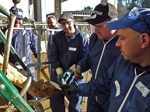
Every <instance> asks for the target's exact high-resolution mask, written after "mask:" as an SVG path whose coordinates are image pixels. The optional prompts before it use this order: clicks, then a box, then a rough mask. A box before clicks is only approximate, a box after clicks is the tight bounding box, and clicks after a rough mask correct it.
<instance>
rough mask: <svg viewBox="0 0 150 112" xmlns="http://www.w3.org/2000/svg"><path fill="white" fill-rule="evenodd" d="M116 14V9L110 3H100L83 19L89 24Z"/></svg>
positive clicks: (100, 21)
mask: <svg viewBox="0 0 150 112" xmlns="http://www.w3.org/2000/svg"><path fill="white" fill-rule="evenodd" d="M117 16H118V13H117V9H116V8H115V6H114V5H112V4H110V3H100V4H98V5H97V6H96V7H95V8H94V10H93V11H92V15H91V16H90V17H84V20H85V21H86V22H88V23H89V24H92V25H96V24H99V23H102V22H104V21H105V20H107V19H109V18H116V17H117Z"/></svg>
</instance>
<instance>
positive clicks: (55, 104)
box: [48, 13, 89, 112]
mask: <svg viewBox="0 0 150 112" xmlns="http://www.w3.org/2000/svg"><path fill="white" fill-rule="evenodd" d="M58 22H59V23H60V25H61V27H62V31H60V32H58V33H56V34H54V35H53V38H52V44H51V46H50V47H51V49H50V54H49V56H48V58H49V60H50V63H51V65H52V73H51V80H52V81H53V82H56V83H58V84H60V85H61V84H62V83H63V82H62V80H61V79H62V76H63V73H64V72H65V71H66V70H68V69H69V68H70V67H71V66H72V65H73V64H77V63H78V62H79V61H80V60H81V59H82V58H83V57H84V55H85V53H86V52H87V51H88V46H89V38H88V37H87V36H86V35H85V34H84V33H82V32H81V31H80V30H79V29H78V28H77V27H76V25H75V23H74V17H73V15H72V14H71V13H64V14H62V15H61V16H60V18H59V20H58ZM72 75H73V74H72ZM83 82H84V79H78V80H76V79H75V78H74V77H70V80H68V81H67V83H69V84H70V83H71V84H75V85H76V84H77V85H78V84H79V83H83ZM65 96H66V98H67V99H68V100H69V108H68V109H69V112H81V108H80V106H81V103H82V96H79V95H78V94H65V93H64V92H63V91H62V92H60V93H58V94H57V95H54V96H52V97H50V104H51V109H52V111H53V112H65V104H64V97H65Z"/></svg>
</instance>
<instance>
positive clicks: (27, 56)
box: [9, 8, 37, 100]
mask: <svg viewBox="0 0 150 112" xmlns="http://www.w3.org/2000/svg"><path fill="white" fill-rule="evenodd" d="M14 27H15V28H23V10H22V9H20V8H18V15H17V16H16V20H15V23H14ZM11 44H12V46H13V47H14V49H15V51H16V52H17V54H18V55H19V57H20V58H21V59H22V61H23V62H24V63H25V64H26V65H28V64H30V63H32V53H33V55H34V57H35V58H37V37H36V36H35V34H34V33H33V32H32V31H31V30H23V29H14V30H13V34H12V40H11ZM31 51H32V53H31ZM9 62H11V63H12V64H14V65H15V66H16V67H18V68H19V69H22V67H21V66H20V64H19V63H18V61H17V60H16V59H15V58H14V57H13V55H12V54H11V53H10V57H9ZM29 70H30V72H31V75H32V78H33V80H36V79H35V69H34V67H29ZM18 89H19V90H20V88H18ZM35 99H36V98H35V97H33V96H31V95H30V94H28V93H27V100H35Z"/></svg>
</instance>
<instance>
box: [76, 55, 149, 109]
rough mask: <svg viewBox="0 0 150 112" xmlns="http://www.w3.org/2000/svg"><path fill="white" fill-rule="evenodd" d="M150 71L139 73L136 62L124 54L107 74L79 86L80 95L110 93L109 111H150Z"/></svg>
mask: <svg viewBox="0 0 150 112" xmlns="http://www.w3.org/2000/svg"><path fill="white" fill-rule="evenodd" d="M149 79H150V71H143V72H141V73H139V74H138V73H137V68H135V66H134V64H133V63H131V62H129V61H126V60H125V59H124V58H123V56H122V55H120V57H119V58H118V59H117V60H116V61H115V63H113V65H112V66H111V67H110V68H109V69H108V71H107V72H106V74H104V75H102V76H100V77H99V78H97V79H96V80H92V81H90V82H88V83H87V84H80V85H79V86H78V92H79V95H83V96H95V95H103V94H105V93H110V107H109V112H150V83H149Z"/></svg>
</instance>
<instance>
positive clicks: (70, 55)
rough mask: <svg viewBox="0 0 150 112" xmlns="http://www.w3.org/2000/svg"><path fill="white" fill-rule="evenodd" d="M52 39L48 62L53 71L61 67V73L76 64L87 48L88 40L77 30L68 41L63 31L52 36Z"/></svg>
mask: <svg viewBox="0 0 150 112" xmlns="http://www.w3.org/2000/svg"><path fill="white" fill-rule="evenodd" d="M52 39H53V40H52V44H51V50H50V52H49V55H48V58H49V61H50V63H51V64H52V66H53V67H54V69H56V68H57V67H62V68H63V71H66V70H67V69H68V68H69V67H70V66H72V65H73V64H77V63H78V62H79V60H81V59H82V58H83V57H84V55H85V53H86V51H87V50H88V47H89V38H88V37H87V36H86V35H85V34H84V33H82V32H81V31H80V30H79V29H76V34H74V35H73V36H72V37H70V39H69V38H68V37H67V36H66V34H65V32H64V31H63V30H62V31H60V32H58V33H56V34H54V35H53V38H52Z"/></svg>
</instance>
